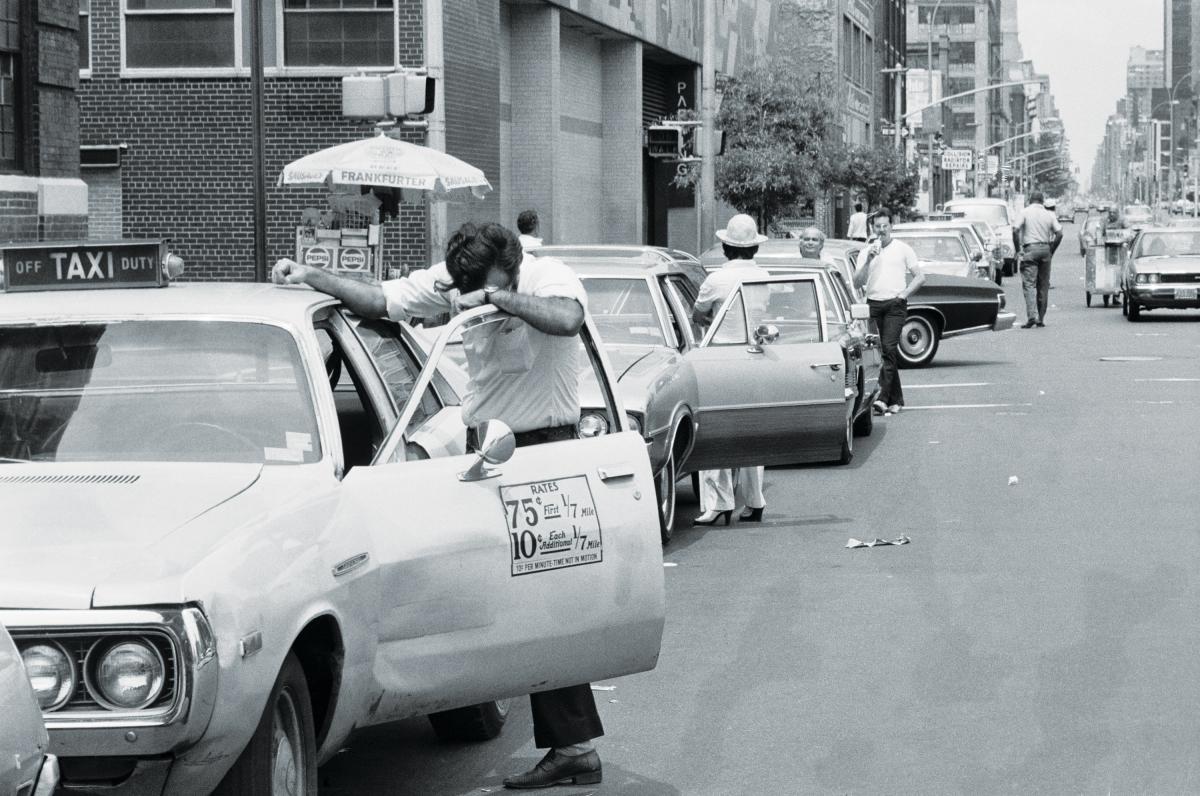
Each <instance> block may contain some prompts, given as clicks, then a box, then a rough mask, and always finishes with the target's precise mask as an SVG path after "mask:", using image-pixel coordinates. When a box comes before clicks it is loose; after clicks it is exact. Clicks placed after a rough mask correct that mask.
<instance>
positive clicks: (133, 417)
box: [0, 320, 321, 465]
mask: <svg viewBox="0 0 1200 796" xmlns="http://www.w3.org/2000/svg"><path fill="white" fill-rule="evenodd" d="M0 456H5V457H8V458H14V459H33V460H35V461H129V460H137V461H183V462H257V463H262V464H272V465H274V464H281V465H284V464H303V463H306V462H315V461H318V460H319V459H320V458H321V442H320V437H319V435H318V431H317V421H316V414H315V411H314V405H313V400H312V394H311V387H310V384H309V380H308V376H307V372H306V370H305V368H304V366H303V361H302V359H301V354H300V349H299V347H298V346H297V345H296V340H295V338H294V337H293V336H292V335H291V333H289V332H287V331H285V330H283V329H281V328H278V327H275V326H270V325H267V324H259V323H251V322H234V321H187V320H171V321H159V320H154V321H149V320H125V321H119V322H106V323H73V324H61V325H53V326H23V327H0Z"/></svg>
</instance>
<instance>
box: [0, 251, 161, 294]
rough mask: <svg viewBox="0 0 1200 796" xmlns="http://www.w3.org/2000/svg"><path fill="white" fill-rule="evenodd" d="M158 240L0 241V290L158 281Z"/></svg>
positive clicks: (89, 287) (157, 284) (156, 284)
mask: <svg viewBox="0 0 1200 796" xmlns="http://www.w3.org/2000/svg"><path fill="white" fill-rule="evenodd" d="M164 254H165V246H164V244H163V241H161V240H137V241H128V240H123V241H67V242H61V243H56V242H38V243H8V244H0V268H3V279H2V280H0V291H3V292H7V293H20V292H28V291H35V290H36V291H53V290H102V289H105V288H126V287H163V286H164V285H166V284H167V280H166V278H165V276H164V274H163V256H164Z"/></svg>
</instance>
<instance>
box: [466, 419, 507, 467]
mask: <svg viewBox="0 0 1200 796" xmlns="http://www.w3.org/2000/svg"><path fill="white" fill-rule="evenodd" d="M476 439H477V449H476V451H475V453H476V455H478V456H479V459H478V460H477V461H476V462H475V463H474V464H473V465H471V469H469V470H466V471H465V472H461V473H459V474H458V480H459V481H483V480H484V479H487V478H495V477H496V476H497V475H499V474H500V473H499V471H497V470H489V469H488V468H487V467H486V466H485V465H488V464H503V463H504V462H506V461H508V460H509V459H511V458H512V455H513V451H515V450H516V449H517V438H516V437H515V436H514V435H513V432H512V429H511V428H509V427H508V425H507V424H506V423H504V422H503V421H501V420H487V421H484V422H483V423H481V424H480V425H479V427H478V429H477V430H476Z"/></svg>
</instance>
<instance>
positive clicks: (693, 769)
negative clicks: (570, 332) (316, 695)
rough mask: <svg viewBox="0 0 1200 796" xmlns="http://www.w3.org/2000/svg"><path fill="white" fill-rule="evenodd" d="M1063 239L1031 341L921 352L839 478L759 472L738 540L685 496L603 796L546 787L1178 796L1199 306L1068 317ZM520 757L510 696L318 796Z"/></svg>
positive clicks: (997, 340)
mask: <svg viewBox="0 0 1200 796" xmlns="http://www.w3.org/2000/svg"><path fill="white" fill-rule="evenodd" d="M1077 231H1078V230H1077V227H1075V226H1073V225H1067V237H1066V239H1065V240H1064V243H1063V245H1062V248H1061V249H1059V252H1058V256H1057V257H1056V258H1055V263H1054V270H1053V276H1052V284H1053V287H1054V289H1053V290H1052V291H1051V294H1050V298H1051V304H1052V308H1051V310H1050V312H1049V314H1048V316H1047V318H1046V324H1047V325H1046V328H1043V329H1030V330H1022V329H1013V330H1010V331H1006V332H1001V333H991V332H989V333H983V334H975V335H969V336H966V337H963V338H959V339H953V340H948V341H945V342H944V343H943V345H942V349H941V351H940V352H939V354H938V356H937V359H936V360H935V362H934V364H933V366H932V367H930V368H927V369H924V370H909V371H904V372H903V374H902V375H903V383H904V386H905V394H906V399H907V403H908V407H907V409H906V411H905V412H903V413H902V414H900V415H898V416H895V417H888V418H880V419H879V420H878V421H877V422H876V426H875V432H874V434H873V435H872V436H871V437H870V438H867V439H861V438H860V439H859V440H858V451H857V455H856V457H855V459H854V461H853V462H852V463H851V464H850V465H849V466H846V467H837V466H814V467H801V468H772V469H770V470H768V472H767V477H766V495H767V501H768V504H767V510H766V515H765V517H764V519H765V520H766V521H765V522H763V523H762V524H760V525H758V524H756V525H749V524H737V523H735V524H734V525H733V526H731V527H729V528H724V527H718V528H712V529H707V528H705V529H701V528H690V527H687V526H688V524H689V523H690V518H691V517H692V516H694V515H695V514H696V513H697V507H696V505H695V500H694V498H693V497H692V495H691V491H690V489H689V488H688V487H686V486H685V485H684V484H685V482H681V484H680V486H681V507H680V508H681V511H682V512H683V520H682V522H683V526H684V527H682V528H681V529H680V530H679V531H678V532H677V533H676V538H675V540H674V541H673V542H672V543H671V545H670V546H669V547H668V548H667V549H666V551H665V558H666V561H667V562H668V566H667V568H666V570H665V576H666V581H667V598H668V615H667V626H666V632H665V636H664V639H663V646H662V656H661V659H660V662H659V665H658V668H657V669H655V670H654V671H652V672H647V673H644V674H640V675H636V676H631V677H626V678H621V679H618V680H614V681H612V682H608V683H602V684H597V685H599V686H603V687H605V688H608V687H611V688H612V690H602V691H597V692H596V697H597V701H598V703H599V704H600V710H601V715H602V716H603V718H604V722H605V726H606V729H607V735H606V736H605V737H604V738H602V739H600V741H599V743H598V748H599V750H600V754H601V757H602V759H603V762H604V783H603V785H600V786H591V787H587V788H558V789H556V790H555V792H556V793H562V794H572V795H579V794H586V793H593V792H594V793H602V794H630V795H632V794H647V795H649V796H658V795H660V794H661V795H662V796H669V795H670V794H698V795H699V794H703V795H708V794H713V795H716V794H800V793H888V794H896V793H922V794H931V793H969V794H987V793H1188V792H1197V791H1200V745H1198V744H1197V743H1196V739H1197V738H1200V710H1197V709H1196V706H1197V705H1200V656H1197V655H1196V654H1195V651H1196V650H1197V649H1200V622H1197V621H1196V619H1195V606H1196V605H1198V604H1200V576H1198V575H1197V574H1196V570H1197V567H1196V562H1197V561H1198V560H1200V520H1198V519H1197V506H1198V505H1200V501H1198V499H1197V498H1198V494H1200V486H1198V485H1200V444H1198V443H1200V434H1197V431H1196V427H1197V425H1198V424H1200V313H1195V312H1192V313H1185V312H1174V311H1155V312H1152V313H1149V314H1148V315H1144V316H1143V317H1144V318H1145V320H1144V321H1142V322H1141V323H1137V324H1134V323H1129V322H1128V321H1126V320H1125V319H1124V318H1123V317H1122V315H1121V311H1120V309H1106V308H1103V307H1101V306H1098V305H1099V302H1098V301H1093V306H1092V308H1090V309H1088V308H1086V307H1085V306H1084V281H1083V278H1084V268H1083V261H1082V259H1081V258H1080V257H1079V253H1078V245H1077V238H1076V234H1077ZM1004 284H1005V289H1006V292H1007V296H1008V303H1009V308H1010V309H1014V310H1015V311H1017V315H1018V323H1020V322H1021V321H1023V320H1024V302H1023V299H1022V297H1021V292H1020V286H1019V278H1012V277H1010V278H1006V279H1005V280H1004ZM902 534H904V535H907V536H908V537H910V538H911V540H912V542H911V544H908V545H904V546H878V547H872V548H861V549H847V548H846V543H847V540H849V539H850V538H852V537H853V538H857V539H864V540H869V539H873V538H875V537H882V538H895V537H898V536H900V535H902ZM539 757H540V753H539V751H538V750H536V749H535V748H534V747H533V744H532V730H531V725H530V720H529V706H528V701H527V700H525V699H518V700H514V702H513V709H512V713H511V715H510V718H509V722H508V726H507V727H506V728H505V731H504V733H503V735H502V736H501V737H500V738H499V739H497V740H495V741H492V742H488V743H483V744H478V745H442V744H439V743H438V742H437V741H436V740H435V738H434V736H433V733H432V731H431V730H430V729H429V727H428V725H427V723H426V722H424V720H413V721H407V722H403V723H399V724H395V725H390V726H386V727H380V728H374V729H371V730H367V731H363V732H361V733H359V734H358V735H356V736H355V737H354V738H352V739H351V742H350V745H349V748H348V749H347V750H345V751H343V752H342V753H340V754H339V755H338V756H336V757H335V758H334V759H333V760H332V761H330V762H329V763H328V764H326V765H325V766H324V767H323V768H322V769H321V777H320V779H321V793H322V794H326V795H327V796H335V795H337V796H341V795H342V794H423V795H425V794H427V795H428V796H460V794H461V795H465V794H479V793H487V792H499V791H500V790H501V785H500V783H501V780H502V779H503V777H504V776H506V775H508V774H510V773H515V772H518V771H522V770H524V769H526V768H528V767H529V766H530V765H532V764H533V763H534V762H536V761H537V759H538V758H539Z"/></svg>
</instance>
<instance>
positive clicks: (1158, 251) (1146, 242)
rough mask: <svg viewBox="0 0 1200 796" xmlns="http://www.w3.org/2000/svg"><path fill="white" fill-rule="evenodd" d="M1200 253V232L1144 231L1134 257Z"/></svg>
mask: <svg viewBox="0 0 1200 796" xmlns="http://www.w3.org/2000/svg"><path fill="white" fill-rule="evenodd" d="M1188 254H1197V255H1200V232H1143V233H1142V234H1141V235H1139V236H1138V239H1137V243H1136V244H1135V245H1134V249H1133V256H1134V257H1162V256H1169V257H1179V256H1182V255H1188Z"/></svg>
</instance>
